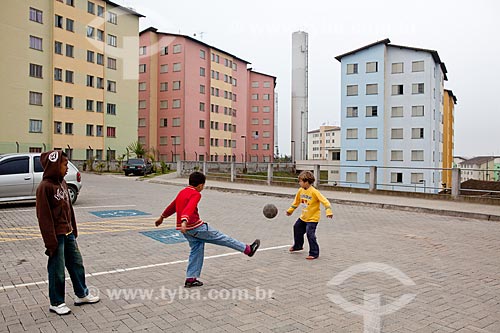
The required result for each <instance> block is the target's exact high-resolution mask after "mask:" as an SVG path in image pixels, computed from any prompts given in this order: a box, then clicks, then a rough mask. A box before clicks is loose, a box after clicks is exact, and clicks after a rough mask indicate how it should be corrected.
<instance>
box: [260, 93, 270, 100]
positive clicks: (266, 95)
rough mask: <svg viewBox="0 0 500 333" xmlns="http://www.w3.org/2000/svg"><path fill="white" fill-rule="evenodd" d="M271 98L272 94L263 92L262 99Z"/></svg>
mask: <svg viewBox="0 0 500 333" xmlns="http://www.w3.org/2000/svg"><path fill="white" fill-rule="evenodd" d="M270 98H271V95H270V94H262V99H263V100H265V101H268V100H269V99H270Z"/></svg>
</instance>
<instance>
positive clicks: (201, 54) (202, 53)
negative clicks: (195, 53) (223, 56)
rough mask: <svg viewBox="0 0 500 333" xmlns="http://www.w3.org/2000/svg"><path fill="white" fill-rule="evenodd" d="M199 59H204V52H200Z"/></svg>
mask: <svg viewBox="0 0 500 333" xmlns="http://www.w3.org/2000/svg"><path fill="white" fill-rule="evenodd" d="M200 58H201V59H205V51H203V50H200Z"/></svg>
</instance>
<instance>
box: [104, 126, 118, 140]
mask: <svg viewBox="0 0 500 333" xmlns="http://www.w3.org/2000/svg"><path fill="white" fill-rule="evenodd" d="M106 136H107V137H108V138H116V127H106Z"/></svg>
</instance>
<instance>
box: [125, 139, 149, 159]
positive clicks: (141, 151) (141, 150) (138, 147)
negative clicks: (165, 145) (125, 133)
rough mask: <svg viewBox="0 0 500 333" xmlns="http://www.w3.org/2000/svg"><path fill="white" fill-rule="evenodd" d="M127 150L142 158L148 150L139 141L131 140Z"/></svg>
mask: <svg viewBox="0 0 500 333" xmlns="http://www.w3.org/2000/svg"><path fill="white" fill-rule="evenodd" d="M127 148H128V150H129V151H131V152H132V153H134V154H135V156H137V158H143V157H144V155H146V153H147V152H148V150H147V149H146V147H145V146H144V145H143V144H142V143H140V142H139V141H135V142H132V143H131V144H129V145H128V147H127Z"/></svg>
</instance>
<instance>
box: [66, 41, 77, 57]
mask: <svg viewBox="0 0 500 333" xmlns="http://www.w3.org/2000/svg"><path fill="white" fill-rule="evenodd" d="M74 48H75V47H74V46H73V45H69V44H66V57H71V58H73V51H74Z"/></svg>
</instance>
